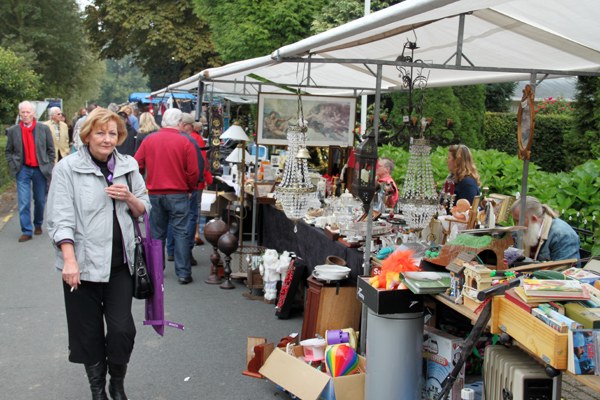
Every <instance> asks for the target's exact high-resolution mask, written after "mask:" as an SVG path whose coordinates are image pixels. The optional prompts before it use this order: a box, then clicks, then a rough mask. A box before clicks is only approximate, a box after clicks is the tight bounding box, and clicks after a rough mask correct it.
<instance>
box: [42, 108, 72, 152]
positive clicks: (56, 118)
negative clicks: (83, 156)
mask: <svg viewBox="0 0 600 400" xmlns="http://www.w3.org/2000/svg"><path fill="white" fill-rule="evenodd" d="M48 115H49V116H50V119H49V120H48V121H46V122H44V125H47V126H48V128H50V131H52V139H53V140H54V149H55V150H56V157H55V158H54V162H55V163H56V162H59V161H60V160H62V159H63V158H65V157H66V156H68V155H69V154H70V153H71V149H70V148H69V127H68V125H67V124H65V123H64V122H63V121H62V120H61V117H62V115H63V113H62V111H61V110H60V108H59V107H51V108H50V109H49V110H48Z"/></svg>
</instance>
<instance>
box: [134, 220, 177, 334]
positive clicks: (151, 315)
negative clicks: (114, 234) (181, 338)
mask: <svg viewBox="0 0 600 400" xmlns="http://www.w3.org/2000/svg"><path fill="white" fill-rule="evenodd" d="M144 226H145V227H146V236H145V237H143V238H142V243H143V245H144V250H145V252H146V266H147V268H148V274H149V275H150V279H151V280H152V285H153V287H154V293H153V295H152V297H151V298H149V299H146V320H145V321H144V325H151V326H152V327H153V328H154V330H155V331H156V333H158V334H159V335H161V336H163V335H164V333H165V325H166V326H171V327H173V328H177V329H181V330H183V329H184V326H183V325H182V324H179V323H177V322H171V321H165V302H164V291H165V287H164V274H163V271H164V259H163V246H162V240H158V239H154V238H152V235H151V234H150V221H149V220H148V213H146V212H144Z"/></svg>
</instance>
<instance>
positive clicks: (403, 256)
mask: <svg viewBox="0 0 600 400" xmlns="http://www.w3.org/2000/svg"><path fill="white" fill-rule="evenodd" d="M420 270H421V268H419V266H418V265H417V262H416V260H415V259H414V258H413V252H412V250H397V251H395V252H393V253H392V254H390V255H389V256H388V257H387V258H386V259H385V260H383V262H382V263H381V274H379V287H380V288H387V275H388V273H389V274H397V273H400V272H407V271H420Z"/></svg>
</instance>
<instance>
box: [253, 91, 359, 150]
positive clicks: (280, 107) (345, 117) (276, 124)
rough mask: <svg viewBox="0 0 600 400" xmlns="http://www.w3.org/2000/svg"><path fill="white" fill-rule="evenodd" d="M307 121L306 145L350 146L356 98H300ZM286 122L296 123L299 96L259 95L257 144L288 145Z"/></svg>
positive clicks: (287, 123)
mask: <svg viewBox="0 0 600 400" xmlns="http://www.w3.org/2000/svg"><path fill="white" fill-rule="evenodd" d="M302 110H303V114H304V120H305V121H307V122H308V131H307V132H306V145H307V146H339V147H348V146H352V144H353V143H352V142H353V139H354V136H353V133H352V130H353V129H354V119H355V113H356V99H355V98H353V97H330V96H308V95H307V96H302ZM289 123H291V124H297V123H298V96H297V95H295V94H273V93H261V94H259V96H258V123H257V138H256V141H257V143H259V144H267V145H287V144H288V141H287V137H286V132H287V128H288V125H289Z"/></svg>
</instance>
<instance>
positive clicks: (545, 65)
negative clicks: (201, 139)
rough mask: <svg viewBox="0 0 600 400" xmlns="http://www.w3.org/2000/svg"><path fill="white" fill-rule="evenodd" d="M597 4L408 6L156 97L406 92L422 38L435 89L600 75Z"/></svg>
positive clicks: (537, 1) (501, 1)
mask: <svg viewBox="0 0 600 400" xmlns="http://www.w3.org/2000/svg"><path fill="white" fill-rule="evenodd" d="M598 20H600V3H598V2H597V1H595V0H579V1H568V0H497V1H493V2H492V1H489V0H487V1H486V0H461V1H458V0H407V1H405V2H403V3H400V4H397V5H394V6H391V7H388V8H386V9H384V10H381V11H379V12H376V13H373V14H370V15H368V16H365V17H363V18H360V19H357V20H355V21H352V22H349V23H347V24H344V25H341V26H339V27H336V28H334V29H331V30H329V31H326V32H323V33H320V34H318V35H314V36H311V37H308V38H306V39H303V40H300V41H298V42H296V43H293V44H291V45H288V46H284V47H282V48H280V49H277V50H276V51H274V52H273V53H272V54H271V55H269V56H263V57H258V58H254V59H249V60H244V61H239V62H235V63H231V64H228V65H225V66H223V67H218V68H209V69H206V70H204V71H201V72H200V73H198V74H196V75H194V76H192V77H190V78H188V79H185V80H182V81H180V82H177V83H174V84H172V85H169V86H168V87H166V88H164V89H161V90H159V91H156V92H154V93H153V94H160V93H163V92H165V91H195V90H197V88H198V84H199V82H203V83H204V85H205V90H206V91H211V90H214V91H218V92H221V93H231V94H238V95H244V96H255V95H256V94H258V93H259V92H262V91H267V92H275V93H277V92H288V93H289V91H290V90H293V89H295V88H299V87H301V89H302V91H303V92H305V93H309V94H317V95H352V96H356V95H360V94H365V93H374V92H375V91H376V88H377V77H376V68H375V66H377V65H382V74H381V81H380V82H381V91H383V92H385V91H393V90H400V89H401V81H400V79H399V77H398V74H399V73H398V70H397V69H396V66H399V65H405V66H410V65H411V63H407V62H397V61H396V59H397V57H398V56H399V55H400V54H401V53H402V49H403V45H404V43H405V42H406V41H407V39H408V40H410V41H413V42H414V41H416V42H417V45H418V46H419V49H417V50H416V51H415V58H418V59H419V60H422V61H423V62H424V63H425V64H426V69H427V72H426V74H428V75H429V80H428V87H442V86H451V85H465V84H475V83H492V82H506V81H519V80H530V79H531V77H532V74H537V78H538V79H539V78H542V77H556V76H564V75H587V74H594V75H597V74H599V73H600V29H598V28H597V24H598V22H597V21H598Z"/></svg>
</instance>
